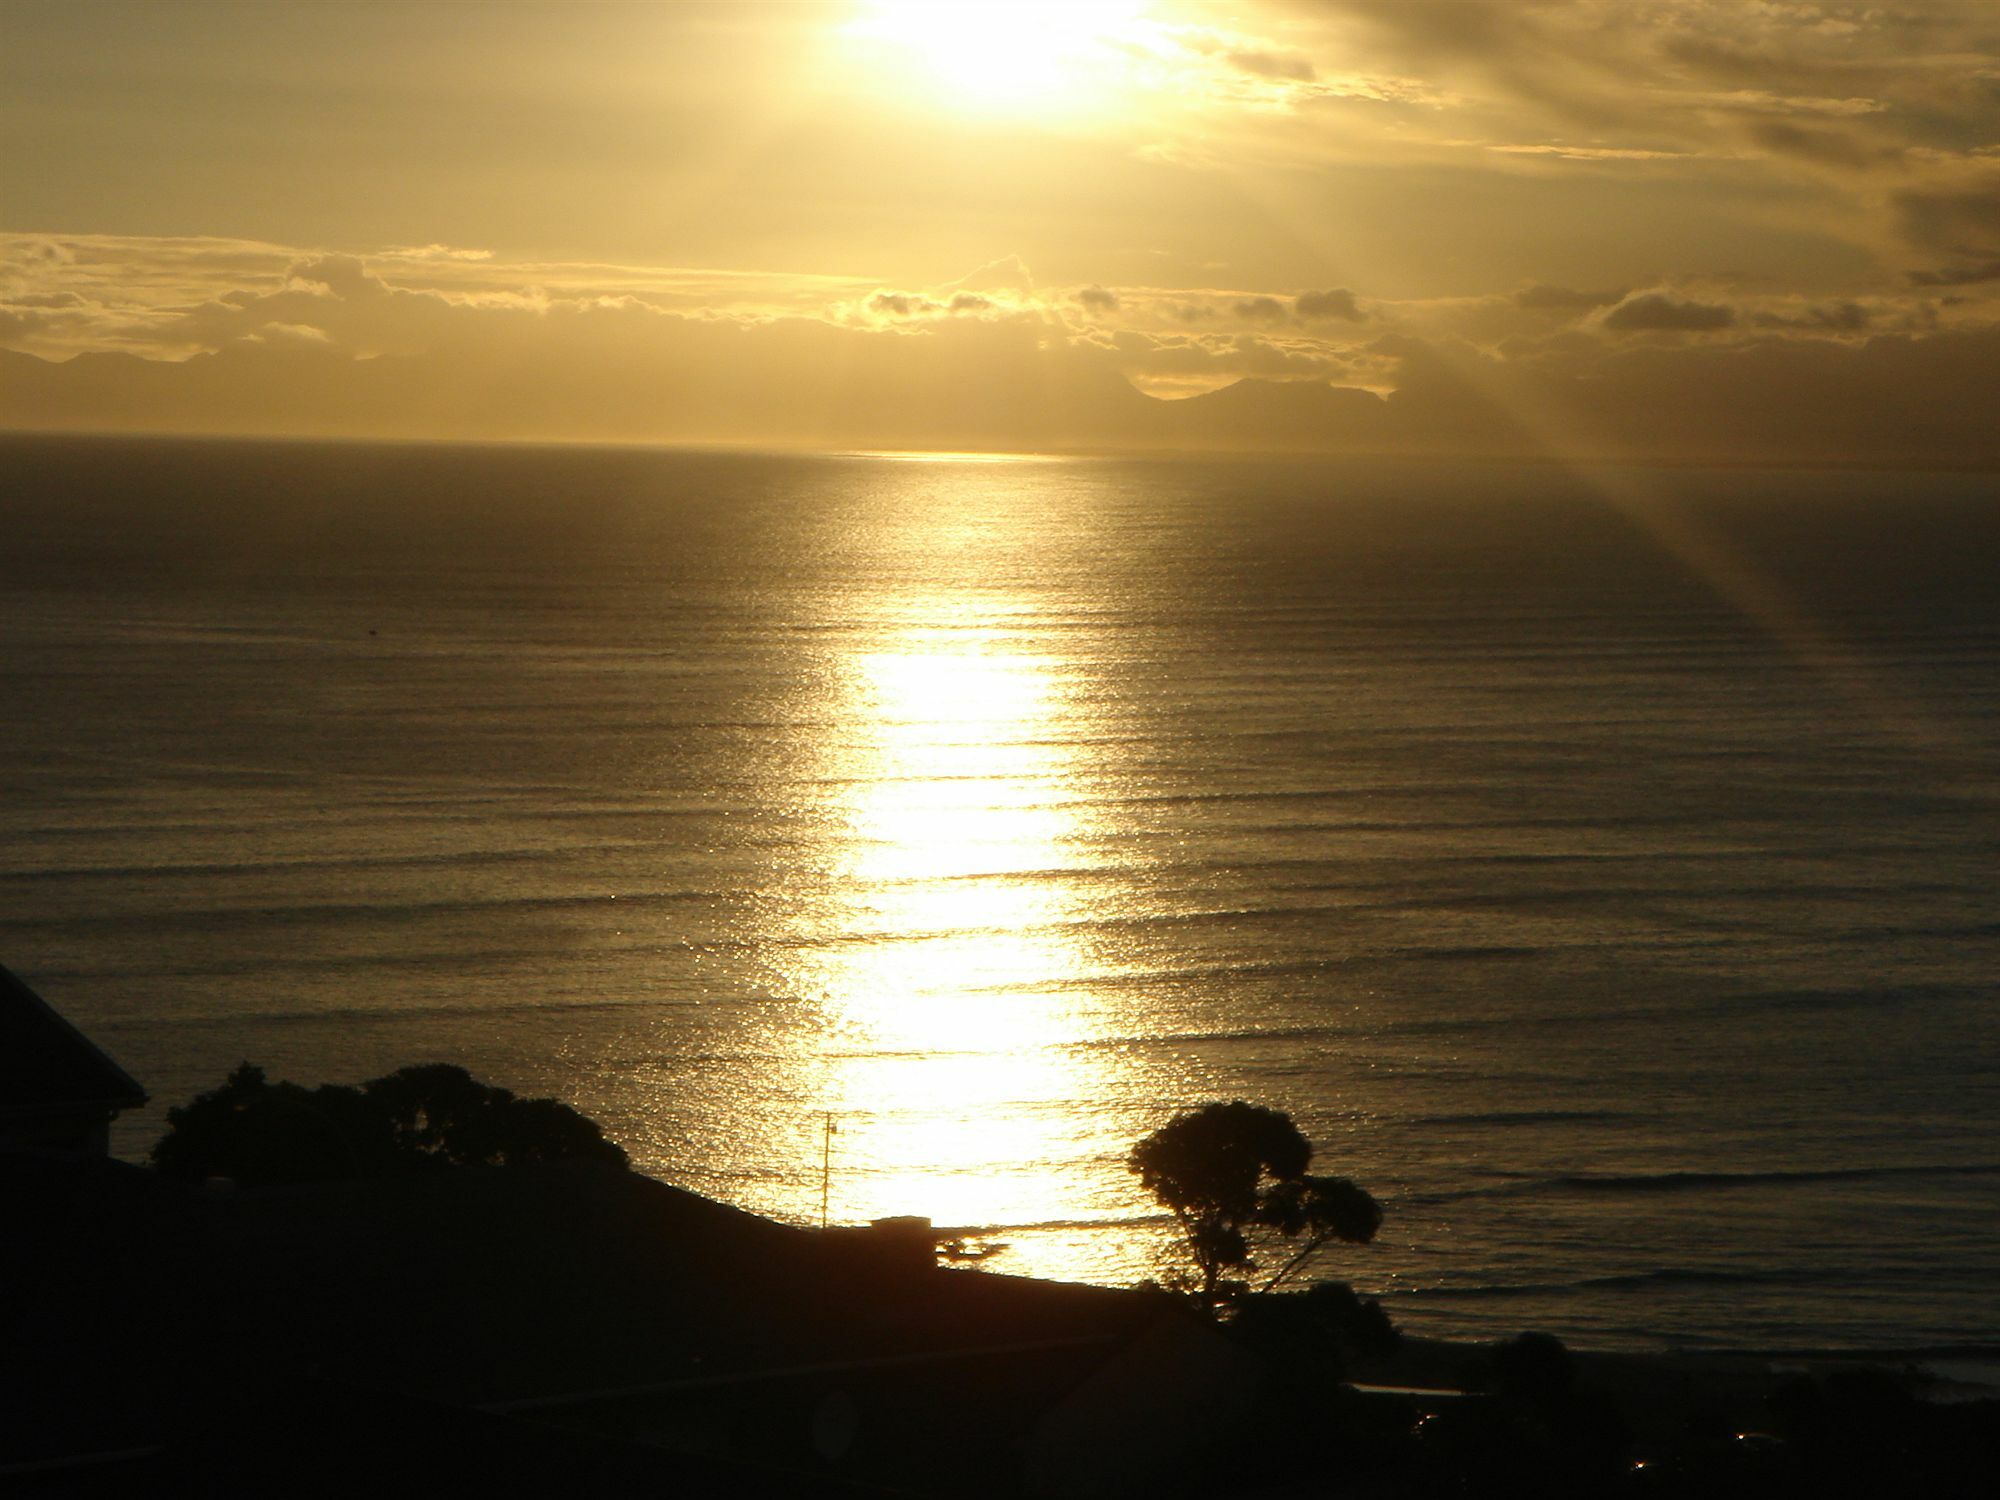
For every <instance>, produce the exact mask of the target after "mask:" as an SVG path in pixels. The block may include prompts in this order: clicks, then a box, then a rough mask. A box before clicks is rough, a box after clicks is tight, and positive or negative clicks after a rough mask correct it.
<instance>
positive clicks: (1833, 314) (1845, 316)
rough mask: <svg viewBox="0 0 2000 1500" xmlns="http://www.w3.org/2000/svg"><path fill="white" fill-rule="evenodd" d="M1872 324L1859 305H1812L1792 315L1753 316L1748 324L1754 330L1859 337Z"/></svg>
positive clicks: (1870, 316) (1867, 312) (1868, 312)
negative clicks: (1782, 330) (1766, 329)
mask: <svg viewBox="0 0 2000 1500" xmlns="http://www.w3.org/2000/svg"><path fill="white" fill-rule="evenodd" d="M1874 321H1875V314H1874V313H1873V312H1872V311H1871V310H1870V309H1868V308H1866V307H1863V306H1862V305H1861V304H1860V303H1859V302H1825V303H1814V304H1810V305H1808V306H1807V307H1805V308H1803V309H1802V310H1800V311H1799V312H1796V313H1785V312H1770V311H1765V312H1757V313H1753V314H1752V315H1751V317H1750V322H1751V324H1752V325H1753V326H1755V327H1758V328H1801V329H1812V330H1816V331H1819V332H1824V333H1860V332H1862V331H1864V330H1865V329H1867V328H1868V327H1869V326H1870V325H1871V324H1872V323H1873V322H1874Z"/></svg>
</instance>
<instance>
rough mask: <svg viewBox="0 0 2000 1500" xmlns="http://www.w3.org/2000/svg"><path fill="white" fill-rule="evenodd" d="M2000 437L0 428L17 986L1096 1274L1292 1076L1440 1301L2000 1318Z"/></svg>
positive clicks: (93, 1012)
mask: <svg viewBox="0 0 2000 1500" xmlns="http://www.w3.org/2000/svg"><path fill="white" fill-rule="evenodd" d="M1996 560H2000V487H1996V484H1995V481H1994V479H1993V478H1992V477H1991V476H1981V475H1916V474H1888V473H1858V472H1855V473H1850V472H1821V473H1773V472H1755V471H1715V470H1710V471H1687V472H1655V471H1643V470H1632V469H1603V470H1597V471H1591V472H1573V471H1565V470H1560V469H1554V468H1538V467H1530V466H1519V467H1496V466H1477V465H1444V464H1424V463H1386V462H1380V463H1367V462H1359V461H1357V462H1346V463H1331V462H1329V463H1305V462H1277V461H1271V462H1263V461H1253V460H1242V461H1231V462H1225V461H1214V460H1179V461H1175V460H1164V459H1162V460H1144V461H1140V460H1114V459H1059V458H1004V459H1001V458H972V457H965V456H954V455H940V456H931V457H923V458H902V457H893V456H882V455H873V456H871V455H840V456H823V457H813V456H785V455H770V454H746V453H697V452H665V451H642V450H630V449H583V448H576V449H550V448H527V447H520V448H507V447H484V448H479V447H444V446H438V447H426V446H415V445H410V446H365V445H333V444H304V443H299V444H286V443H262V444H259V443H231V442H219V441H217V442H166V441H142V440H124V439H120V440H110V439H102V440H87V439H41V438H26V437H14V438H7V439H4V440H0V724H4V726H5V729H4V733H0V785H4V787H5V797H4V801H0V849H3V850H4V855H0V962H5V963H6V964H7V965H8V966H10V967H12V968H13V969H15V970H16V972H18V973H19V974H21V975H22V977H24V978H25V979H27V980H28V982H29V983H31V984H33V985H34V986H35V987H36V988H37V989H39V990H40V991H41V992H42V993H43V994H44V995H45V996H46V997H47V998H48V999H49V1000H50V1001H51V1003H53V1004H54V1005H56V1006H57V1007H58V1008H59V1009H60V1010H62V1011H63V1012H64V1013H65V1014H67V1015H68V1016H69V1017H70V1018H71V1019H72V1020H74V1021H75V1022H76V1023H77V1024H78V1025H79V1026H81V1027H82V1028H83V1029H84V1030H85V1031H87V1032H88V1033H89V1034H90V1035H91V1036H92V1037H93V1038H94V1039H96V1040H97V1041H98V1042H99V1043H100V1044H101V1045H102V1046H104V1047H105V1048H106V1050H108V1051H109V1052H110V1053H111V1054H112V1055H113V1056H114V1057H116V1058H117V1059H118V1060H119V1061H120V1062H121V1063H122V1064H123V1065H124V1066H125V1067H126V1068H127V1069H128V1070H129V1071H131V1072H132V1073H133V1074H134V1075H135V1076H137V1077H138V1078H139V1079H140V1081H141V1082H142V1083H143V1084H144V1085H145V1086H146V1087H147V1088H148V1089H149V1091H150V1092H151V1094H152V1096H153V1099H154V1101H155V1102H154V1104H153V1105H152V1106H151V1107H149V1108H148V1109H147V1110H145V1111H144V1112H141V1113H139V1114H136V1115H133V1116H128V1117H126V1118H125V1119H124V1120H122V1121H121V1122H120V1124H119V1126H118V1129H117V1133H116V1136H115V1140H114V1147H115V1149H116V1150H117V1151H118V1152H119V1153H120V1154H122V1155H125V1156H128V1157H132V1158H134V1159H139V1158H143V1156H144V1153H145V1151H146V1149H147V1147H148V1146H149V1145H150V1143H151V1141H152V1140H153V1139H154V1138H155V1137H156V1136H157V1135H158V1133H159V1132H160V1130H161V1129H162V1128H163V1117H164V1110H165V1107H166V1106H167V1105H170V1104H173V1103H177V1102H181V1101H184V1100H185V1099H187V1098H189V1097H190V1096H192V1095H193V1094H194V1093H196V1092H198V1091H200V1090H203V1089H205V1088H209V1087H212V1086H214V1085H215V1084H216V1083H218V1082H220V1080H221V1078H222V1077H223V1075H224V1073H225V1072H226V1071H227V1070H228V1069H229V1068H231V1067H232V1066H234V1065H235V1064H236V1063H237V1062H239V1061H242V1060H246V1059H248V1060H252V1061H255V1062H257V1063H259V1064H261V1065H262V1066H264V1067H265V1068H266V1069H267V1070H268V1071H269V1072H270V1073H271V1074H272V1075H274V1076H277V1077H285V1078H291V1079H294V1080H296V1081H300V1082H308V1083H311V1082H319V1081H327V1080H335V1081H356V1080H359V1079H362V1078H365V1077H369V1076H373V1075H375V1074H378V1073H381V1072H385V1071H388V1070H390V1069H392V1068H394V1067H397V1066H400V1065H402V1064H404V1063H408V1062H414V1061H425V1060H450V1061H457V1062H461V1063H463V1064H465V1065H466V1066H468V1067H470V1068H471V1069H472V1070H473V1071H474V1072H475V1073H477V1074H479V1075H480V1076H481V1077H483V1078H487V1079H489V1080H491V1081H494V1082H498V1083H503V1084H505V1085H507V1086H509V1087H512V1088H514V1089H516V1090H519V1091H522V1092H525V1093H531V1094H554V1095H557V1096H559V1097H561V1098H563V1099H566V1100H568V1101H570V1102H571V1103H573V1104H575V1105H576V1106H577V1107H578V1108H580V1109H582V1110H584V1111H585V1112H586V1113H588V1114H590V1115H592V1116H593V1117H595V1118H596V1119H598V1120H599V1121H600V1122H602V1123H603V1125H604V1126H605V1128H606V1130H607V1132H608V1133H609V1134H610V1135H611V1136H613V1137H614V1138H615V1139H617V1140H619V1141H620V1142H622V1143H623V1144H624V1145H625V1146H626V1148H627V1149H628V1150H629V1151H630V1152H631V1154H632V1157H633V1159H634V1163H635V1165H636V1166H638V1167H639V1168H640V1169H641V1170H643V1171H646V1172H648V1173H652V1174H654V1175H657V1176H659V1177H662V1178H664V1179H666V1180H668V1181H671V1182H676V1183H680V1184H683V1185H685V1186H688V1187H691V1188H694V1189H696V1190H698V1191H700V1192H703V1193H707V1194H710V1195H713V1196H717V1197H720V1198H724V1199H727V1200H729V1201H731V1202H735V1203H739V1204H742V1205H744V1206H745V1207H748V1208H751V1209H755V1210H758V1211H760V1212H764V1213H768V1214H772V1215H775V1216H778V1217H781V1218H786V1219H790V1220H794V1221H797V1222H801V1223H812V1222H817V1221H818V1220H819V1218H820V1216H821V1214H822V1210H823V1209H824V1212H825V1213H826V1214H827V1215H828V1217H830V1218H831V1219H832V1220H834V1221H836V1222H859V1221H863V1220H866V1219H868V1218H871V1217H876V1216H881V1215H888V1214H924V1215H928V1216H929V1217H931V1218H932V1219H933V1220H934V1221H935V1222H936V1223H937V1224H939V1225H941V1226H951V1227H954V1228H959V1229H963V1230H964V1231H965V1232H967V1233H968V1234H971V1235H975V1236H977V1237H979V1238H981V1239H983V1240H986V1241H990V1242H992V1243H995V1244H998V1245H1001V1246H1003V1247H1004V1248H1002V1249H1001V1250H1000V1251H999V1252H998V1253H997V1254H996V1255H994V1256H993V1257H992V1258H991V1259H989V1260H987V1261H986V1262H985V1263H984V1267H985V1269H984V1270H982V1271H967V1272H966V1273H965V1274H986V1273H988V1272H996V1271H997V1272H1014V1273H1020V1274H1028V1275H1046V1276H1061V1277H1072V1278H1079V1279H1086V1280H1095V1281H1102V1282H1107V1283H1113V1284H1126V1283H1131V1282H1134V1281H1137V1280H1140V1279H1142V1278H1145V1277H1148V1276H1154V1275H1157V1274H1159V1272H1160V1271H1161V1269H1162V1267H1163V1266H1164V1265H1165V1264H1166V1263H1167V1262H1166V1261H1165V1260H1164V1259H1163V1257H1165V1256H1167V1255H1169V1254H1170V1248H1171V1247H1170V1236H1169V1235H1168V1233H1167V1228H1166V1226H1165V1225H1164V1224H1163V1222H1162V1221H1161V1219H1160V1216H1159V1215H1158V1213H1157V1211H1156V1210H1155V1209H1154V1208H1153V1207H1152V1205H1150V1204H1149V1203H1148V1202H1147V1200H1146V1199H1145V1198H1144V1196H1143V1194H1142V1193H1141V1192H1140V1190H1139V1188H1138V1186H1137V1182H1136V1179H1135V1178H1134V1177H1133V1176H1132V1174H1131V1173H1130V1172H1129V1171H1128V1170H1127V1169H1126V1167H1125V1165H1124V1158H1125V1154H1126V1152H1127V1151H1128V1150H1129V1148H1130V1147H1131V1145H1132V1143H1133V1142H1135V1141H1136V1140H1138V1139H1139V1138H1140V1137H1141V1136H1143V1135H1144V1134H1145V1133H1147V1132H1148V1131H1149V1130H1151V1129H1153V1128H1155V1127H1156V1126H1158V1125H1159V1124H1160V1123H1162V1122H1163V1121H1164V1120H1166V1119H1167V1118H1168V1117H1169V1116H1170V1115H1171V1114H1173V1113H1174V1112H1175V1111H1177V1110H1179V1109H1183V1108H1186V1107H1189V1106H1192V1105H1194V1104H1198V1103H1200V1102H1203V1101H1206V1100H1211V1099H1230V1098H1244V1099H1249V1100H1252V1101H1255V1102H1258V1103H1263V1104H1268V1105H1272V1106H1276V1107H1280V1108H1283V1109H1285V1110H1288V1111H1290V1112H1291V1114H1292V1115H1293V1117H1294V1118H1295V1119H1296V1120H1297V1121H1298V1122H1299V1124H1300V1125H1301V1127H1302V1128H1303V1129H1304V1130H1305V1132H1306V1133H1307V1135H1308V1136H1309V1137H1310V1138H1311V1139H1312V1140H1313V1142H1314V1143H1315V1145H1316V1147H1317V1149H1318V1155H1317V1157H1316V1160H1315V1166H1316V1169H1317V1170H1320V1171H1327V1172H1336V1173H1339V1174H1342V1175H1346V1176H1350V1177H1352V1178H1354V1179H1355V1180H1356V1181H1358V1182H1360V1183H1361V1184H1362V1185H1364V1186H1366V1187H1368V1188H1369V1189H1370V1190H1371V1191H1373V1192H1374V1193H1375V1194H1376V1196H1377V1197H1378V1198H1379V1199H1380V1200H1381V1201H1382V1203H1383V1206H1384V1209H1385V1213H1386V1219H1385V1222H1384V1226H1383V1230H1382V1233H1381V1235H1380V1237H1379V1239H1378V1240H1377V1241H1376V1242H1375V1243H1374V1244H1372V1245H1368V1246H1342V1247H1337V1248H1336V1251H1335V1252H1332V1253H1329V1255H1328V1256H1327V1257H1326V1259H1325V1261H1324V1263H1323V1264H1324V1272H1325V1274H1328V1275H1331V1276H1335V1277H1338V1278H1340V1279H1345V1280H1350V1281H1351V1282H1352V1283H1353V1284H1354V1285H1355V1286H1356V1288H1357V1289H1358V1290H1360V1291H1362V1292H1364V1293H1366V1294H1368V1295H1371V1296H1376V1297H1379V1298H1381V1299H1382V1301H1383V1303H1384V1305H1385V1307H1386V1308H1387V1309H1388V1311H1389V1312H1390V1314H1391V1316H1392V1317H1393V1318H1394V1319H1395V1320H1396V1321H1397V1323H1398V1324H1399V1325H1400V1326H1402V1327H1404V1328H1406V1329H1409V1330H1411V1331H1413V1332H1418V1333H1424V1334H1432V1335H1438V1336H1449V1337H1464V1338H1491V1337H1498V1336H1502V1335H1505V1334H1510V1333H1513V1332H1516V1331H1519V1330H1521V1329H1525V1328H1540V1329H1544V1330H1546V1331H1548V1332H1552V1333H1555V1334H1557V1335H1559V1336H1561V1337H1563V1338H1565V1339H1566V1340H1569V1341H1571V1342H1573V1343H1576V1344H1579V1345H1583V1346H1590V1347H1598V1348H1628V1349H1668V1348H1671V1349H1707V1348H1716V1349H1721V1348H1761V1349H1780V1348H1783V1349H1804V1348H1836V1347H1841V1348H1846V1347H1852V1348H1870V1349H1912V1348H1958V1347H1963V1346H1968V1345H1978V1344H1993V1343H1996V1342H2000V1235H1996V1233H1995V1228H1996V1223H1997V1222H2000V1212H1997V1211H2000V1024H1996V1016H1995V1005H1996V1000H2000V993H1996V990H1997V989H2000V895H1996V888H2000V880H1996V877H2000V586H1996V583H1995V578H1996V572H1995V567H1996Z"/></svg>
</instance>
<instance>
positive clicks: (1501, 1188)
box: [1409, 1162, 2000, 1204]
mask: <svg viewBox="0 0 2000 1500" xmlns="http://www.w3.org/2000/svg"><path fill="white" fill-rule="evenodd" d="M1498 1175H1499V1176H1501V1177H1502V1178H1503V1179H1504V1180H1502V1181H1500V1182H1496V1183H1489V1184H1486V1185H1484V1186H1480V1187H1470V1188H1461V1189H1451V1190H1447V1191H1444V1192H1438V1193H1417V1194H1412V1195H1411V1196H1410V1199H1409V1201H1410V1202H1412V1203H1423V1204H1435V1203H1455V1202H1462V1201H1465V1200H1468V1199H1476V1198H1513V1197H1532V1196H1535V1195H1538V1194H1550V1193H1558V1194H1560V1193H1575V1194H1604V1195H1607V1196H1616V1195H1626V1196H1635V1195H1648V1194H1670V1193H1699V1192H1717V1191H1728V1190H1730V1189H1735V1188H1760V1187H1761V1188H1789V1187H1810V1186H1814V1185H1816V1184H1821V1183H1835V1182H1892V1181H1900V1180H1906V1179H1911V1178H1933V1179H1937V1178H1951V1177H1994V1176H2000V1162H1938V1163H1934V1164H1933V1163H1912V1164H1906V1165H1899V1166H1887V1167H1805V1168H1791V1169H1783V1168H1774V1169H1768V1170H1761V1171H1746V1172H1699V1171H1676V1172H1602V1173H1599V1172H1564V1173H1556V1174H1549V1175H1540V1174H1526V1173H1501V1174H1498Z"/></svg>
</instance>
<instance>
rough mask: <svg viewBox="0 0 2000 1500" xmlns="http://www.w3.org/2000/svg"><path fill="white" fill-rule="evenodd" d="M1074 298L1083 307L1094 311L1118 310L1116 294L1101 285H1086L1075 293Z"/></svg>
mask: <svg viewBox="0 0 2000 1500" xmlns="http://www.w3.org/2000/svg"><path fill="white" fill-rule="evenodd" d="M1076 300H1077V301H1078V302H1079V303H1081V304H1082V305H1083V307H1084V308H1085V309H1086V310H1088V311H1090V312H1095V313H1109V312H1116V311H1118V294H1117V293H1116V292H1114V291H1110V290H1108V289H1106V288H1104V287H1101V286H1087V287H1083V288H1081V289H1080V290H1079V291H1078V292H1077V294H1076Z"/></svg>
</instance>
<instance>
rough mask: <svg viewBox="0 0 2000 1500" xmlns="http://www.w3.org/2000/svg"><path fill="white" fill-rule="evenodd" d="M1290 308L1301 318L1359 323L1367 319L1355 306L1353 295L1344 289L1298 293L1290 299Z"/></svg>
mask: <svg viewBox="0 0 2000 1500" xmlns="http://www.w3.org/2000/svg"><path fill="white" fill-rule="evenodd" d="M1292 306H1293V308H1294V309H1296V310H1297V312H1298V315H1299V316H1300V317H1301V318H1314V319H1317V318H1331V319H1339V320H1342V321H1345V322H1348V323H1359V322H1361V321H1362V320H1363V319H1365V318H1366V317H1367V314H1366V313H1364V312H1362V311H1361V309H1360V308H1359V307H1358V306H1357V305H1356V304H1355V301H1354V293H1352V292H1350V291H1348V290H1346V289H1345V288H1344V287H1336V288H1333V289H1331V290H1328V291H1324V292H1300V293H1299V294H1298V296H1297V297H1295V298H1293V299H1292Z"/></svg>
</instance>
